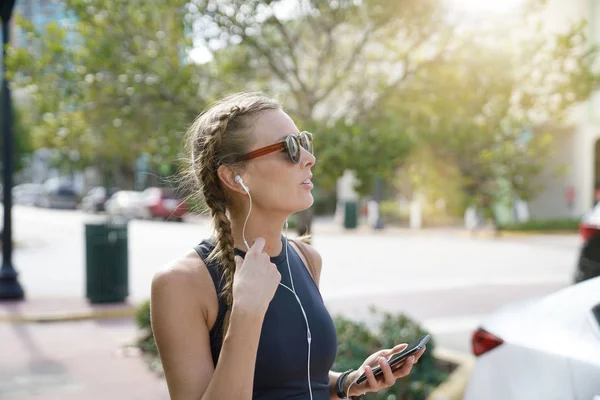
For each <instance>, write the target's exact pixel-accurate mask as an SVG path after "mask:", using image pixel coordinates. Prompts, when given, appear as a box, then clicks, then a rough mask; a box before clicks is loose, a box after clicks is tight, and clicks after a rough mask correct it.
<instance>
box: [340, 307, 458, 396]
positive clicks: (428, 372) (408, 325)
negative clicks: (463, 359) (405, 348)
mask: <svg viewBox="0 0 600 400" xmlns="http://www.w3.org/2000/svg"><path fill="white" fill-rule="evenodd" d="M373 316H374V317H375V319H377V320H378V325H377V328H376V329H375V330H372V329H369V327H367V325H366V324H365V323H362V322H356V321H352V320H350V319H347V318H345V317H343V316H337V317H335V318H334V322H335V325H336V329H337V334H338V343H339V344H338V353H337V357H336V362H335V364H334V366H333V369H334V370H336V371H345V370H347V369H349V368H354V369H356V368H358V367H359V366H360V365H361V364H362V363H363V361H364V360H365V359H366V358H367V357H368V356H370V355H371V354H373V353H374V352H376V351H378V350H380V349H386V348H392V347H394V346H395V345H396V344H398V343H411V342H413V341H415V340H417V339H419V338H420V337H422V336H423V335H424V334H426V333H427V332H426V331H425V330H424V329H423V328H422V327H421V326H420V325H419V323H418V322H417V321H415V320H413V319H411V318H410V317H408V316H406V315H404V314H391V313H379V312H377V311H375V310H374V311H373ZM434 349H435V340H434V339H433V338H432V339H431V341H430V342H429V343H428V344H427V350H426V351H425V353H424V354H423V356H422V357H421V359H420V360H419V362H418V363H417V364H416V365H415V366H414V367H413V369H412V371H411V374H410V377H409V378H406V379H400V380H398V381H396V384H395V385H394V386H392V387H391V388H388V389H384V390H381V391H379V392H377V393H369V394H367V395H366V396H365V399H367V400H377V399H381V400H383V399H390V398H393V399H398V400H417V399H423V400H424V399H425V398H426V397H427V395H428V394H429V393H430V392H431V391H433V389H435V387H437V386H438V385H439V384H440V383H442V382H443V381H444V380H445V379H446V378H447V374H446V372H444V371H443V370H442V369H441V368H440V367H439V366H438V365H437V364H436V360H435V358H434V357H433V350H434ZM390 396H393V397H390Z"/></svg>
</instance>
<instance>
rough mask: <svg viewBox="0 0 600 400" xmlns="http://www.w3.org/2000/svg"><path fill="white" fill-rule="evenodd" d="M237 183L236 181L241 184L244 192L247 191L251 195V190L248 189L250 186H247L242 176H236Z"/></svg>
mask: <svg viewBox="0 0 600 400" xmlns="http://www.w3.org/2000/svg"><path fill="white" fill-rule="evenodd" d="M235 181H236V182H237V183H239V184H240V185H241V186H242V188H243V189H244V191H245V192H246V193H248V195H250V189H248V186H246V184H245V183H244V180H243V179H242V177H241V176H239V175H236V176H235Z"/></svg>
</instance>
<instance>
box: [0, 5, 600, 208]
mask: <svg viewBox="0 0 600 400" xmlns="http://www.w3.org/2000/svg"><path fill="white" fill-rule="evenodd" d="M292 3H297V4H298V8H296V9H293V10H290V9H288V10H287V12H286V10H285V9H283V8H282V6H281V2H278V1H272V0H250V1H243V2H242V1H239V0H222V1H219V2H217V3H215V2H214V1H209V0H192V1H183V0H178V1H175V2H173V1H171V0H152V1H141V0H98V1H95V2H92V1H90V0H65V2H64V5H65V7H66V9H67V15H70V21H71V23H70V24H67V25H64V26H63V25H59V24H58V23H51V24H49V25H48V26H46V27H45V28H43V29H42V30H37V29H36V28H35V27H34V26H33V25H32V24H31V23H30V22H29V21H25V20H23V18H19V17H18V16H16V17H15V21H16V23H17V25H18V27H19V29H22V30H24V31H25V32H26V38H27V40H26V42H27V43H26V44H25V46H24V47H21V48H18V49H10V50H9V54H8V65H9V74H10V76H11V77H13V79H14V83H15V84H16V85H17V86H19V87H23V88H26V89H27V92H28V93H29V95H30V96H31V97H32V99H33V103H34V105H35V107H34V109H33V111H32V112H31V113H30V114H29V115H28V119H31V121H32V124H31V125H32V126H34V127H35V129H32V131H31V135H32V140H33V143H34V145H35V147H41V146H44V147H50V148H56V149H60V150H61V151H62V152H63V153H64V154H68V153H69V151H71V150H74V149H76V150H77V151H78V152H79V153H80V157H81V160H82V163H84V164H85V163H88V164H89V163H95V164H100V165H107V166H111V168H112V166H115V165H118V167H123V166H125V167H124V168H129V169H131V166H132V165H133V162H134V160H135V158H136V157H137V156H138V155H139V154H140V153H141V152H148V153H150V154H152V164H153V167H157V166H159V165H161V164H163V163H164V162H166V161H175V160H178V159H180V158H181V154H180V151H181V141H182V137H183V132H184V130H185V129H186V127H187V125H188V124H190V122H191V121H192V120H193V118H194V117H195V116H196V115H197V114H198V113H199V112H200V111H201V110H202V109H203V108H204V107H205V106H206V105H207V104H209V103H210V102H211V101H212V100H214V99H216V98H219V97H222V96H223V95H225V94H228V93H231V92H233V91H240V90H265V91H267V92H268V93H269V94H271V95H276V96H278V97H280V98H281V100H283V103H284V105H285V108H286V111H288V112H289V114H290V115H291V116H292V117H293V118H294V120H295V121H296V123H297V125H298V127H299V128H301V129H307V130H312V131H313V132H314V133H315V148H316V151H317V157H318V161H317V164H316V166H315V184H316V185H317V187H319V188H322V189H324V190H332V189H333V188H334V187H335V182H336V180H337V178H338V177H339V176H341V175H342V173H343V171H344V170H346V169H351V170H355V171H356V173H357V177H358V179H359V181H360V185H359V187H358V188H357V190H358V192H359V193H361V194H368V193H370V192H371V191H372V188H373V182H374V180H375V178H376V177H382V178H383V179H384V180H386V181H388V182H389V181H392V180H393V179H392V177H393V176H394V174H395V173H396V172H397V171H398V169H399V168H402V167H406V168H412V175H411V179H412V185H413V186H414V187H413V189H414V191H418V192H421V193H424V194H425V195H426V197H428V198H435V197H438V196H439V194H440V193H441V194H444V195H445V196H446V197H448V199H447V202H448V207H449V208H451V209H453V210H456V209H458V208H459V206H458V204H462V203H463V201H464V200H465V199H464V198H463V195H464V194H466V197H467V199H466V200H467V203H472V202H475V203H478V202H481V201H482V198H491V199H492V200H498V199H499V198H500V197H509V198H510V197H514V196H519V197H520V198H522V199H525V200H527V199H531V198H533V197H535V196H536V195H537V194H538V193H539V192H540V190H541V187H540V185H538V184H537V183H536V180H535V178H536V176H537V175H538V174H539V173H540V171H542V170H543V169H544V168H546V166H547V163H548V160H550V158H551V155H552V143H553V142H552V135H553V134H554V133H555V132H556V131H557V129H558V127H559V126H560V124H561V123H562V122H563V120H564V118H565V115H566V112H567V110H569V108H570V107H571V106H572V105H574V104H577V103H578V102H579V101H581V100H584V99H587V98H588V97H589V95H590V93H592V92H593V91H594V90H596V89H597V88H598V83H599V80H598V75H597V74H596V72H595V70H594V69H592V68H589V66H590V65H591V62H592V61H593V57H594V56H595V54H596V52H597V51H596V48H595V47H590V46H589V43H588V38H587V37H586V27H585V24H584V23H583V22H576V23H574V24H573V25H572V26H571V27H570V29H567V30H566V31H565V32H564V33H560V34H551V33H548V32H547V31H546V30H544V29H543V28H544V27H543V24H542V23H537V22H536V18H537V15H536V12H537V11H539V10H540V7H541V5H540V4H541V2H539V1H534V2H528V4H530V3H531V6H528V7H525V8H524V11H523V12H522V13H515V14H514V15H513V16H512V17H511V18H505V19H498V20H493V21H491V20H482V21H472V23H471V24H470V25H468V26H467V25H462V26H460V29H457V26H458V24H460V21H453V20H452V19H451V18H447V11H448V10H447V9H446V8H445V6H444V5H443V4H442V3H443V2H440V1H439V0H418V1H417V0H410V1H403V2H397V1H391V0H366V1H362V2H356V1H354V0H338V1H316V0H308V1H302V2H292ZM538 3H539V4H538ZM300 4H301V5H300ZM507 32H508V33H507ZM194 41H196V42H199V43H202V44H204V45H206V46H207V49H208V51H209V52H210V53H211V55H212V61H211V62H209V63H206V64H203V65H198V64H196V63H193V62H190V57H189V56H188V51H189V50H190V49H191V48H192V47H193V42H194ZM423 154H427V157H425V159H426V160H431V159H433V160H436V161H437V162H436V163H433V164H432V166H431V167H430V168H422V167H423V161H421V162H419V161H418V157H419V156H421V155H423ZM115 168H116V167H115ZM432 170H433V171H432ZM500 182H507V183H508V186H507V187H506V188H504V186H503V188H502V189H500V186H502V185H503V184H502V185H501V184H500ZM450 183H453V184H450ZM461 191H462V192H463V193H461Z"/></svg>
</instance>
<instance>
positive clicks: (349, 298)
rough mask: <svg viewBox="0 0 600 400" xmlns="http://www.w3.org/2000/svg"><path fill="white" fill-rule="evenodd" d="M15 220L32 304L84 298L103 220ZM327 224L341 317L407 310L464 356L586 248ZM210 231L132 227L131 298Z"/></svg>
mask: <svg viewBox="0 0 600 400" xmlns="http://www.w3.org/2000/svg"><path fill="white" fill-rule="evenodd" d="M13 215H14V217H13V218H14V240H15V242H16V243H17V248H16V249H15V254H14V258H13V261H14V262H13V265H14V266H15V268H16V269H17V271H18V272H19V280H20V282H21V284H22V285H23V287H24V289H25V291H26V296H27V297H47V296H53V297H57V296H60V297H84V296H85V238H84V224H85V222H86V221H92V220H97V219H102V218H103V217H102V216H97V215H96V216H94V215H88V214H85V213H82V212H80V211H62V210H46V209H38V208H33V207H25V206H15V207H14V209H13ZM327 224H331V222H330V221H329V220H323V221H320V220H317V221H316V222H315V226H314V240H313V245H314V246H315V248H316V249H317V250H318V251H319V252H320V253H321V255H322V257H323V272H322V276H321V292H322V295H323V298H324V299H325V301H326V303H327V305H328V308H329V309H330V312H331V313H332V314H337V313H343V314H345V315H347V316H349V317H351V318H356V319H361V320H368V319H369V318H370V316H369V312H368V309H369V307H370V306H371V305H374V306H376V307H377V308H379V309H381V310H385V311H393V312H406V313H408V314H409V315H411V316H413V317H415V318H417V319H418V320H419V321H421V322H422V323H423V324H424V325H425V327H427V328H428V329H430V330H431V331H432V333H433V334H434V336H435V338H436V340H437V343H438V345H441V346H443V347H445V348H448V349H451V350H456V351H461V352H469V348H470V346H469V340H470V333H471V332H472V330H473V329H474V328H475V327H476V326H477V324H478V322H479V321H480V319H481V318H482V317H484V316H485V315H486V314H488V313H490V312H491V311H493V310H494V309H496V308H497V307H499V306H502V305H503V304H506V303H509V302H511V301H514V300H518V299H522V298H525V297H528V296H532V295H538V294H543V293H548V292H551V291H554V290H557V289H559V288H561V287H564V286H566V285H569V284H570V282H571V275H572V272H573V269H574V267H575V261H576V256H577V250H578V246H579V238H578V237H576V236H575V235H565V236H521V237H509V238H501V239H493V238H484V237H481V238H471V237H469V236H467V235H465V234H464V233H463V232H462V231H460V230H456V231H447V230H446V231H444V230H440V231H433V232H427V233H422V232H419V233H413V232H410V231H408V230H407V231H404V232H402V233H399V234H390V233H388V232H386V231H383V232H372V233H369V232H367V233H364V234H363V233H361V234H358V233H352V232H351V233H344V232H341V231H340V230H332V229H327ZM209 232H210V226H209V224H208V221H207V220H203V219H196V220H194V221H193V222H185V223H174V222H162V221H138V220H136V221H132V222H131V223H130V224H129V287H130V299H131V300H133V301H138V300H143V299H146V298H148V297H149V294H150V282H151V279H152V276H153V275H154V273H155V272H156V271H159V270H160V269H162V268H164V266H165V265H166V264H167V263H168V262H169V261H171V260H173V259H174V258H177V257H180V256H181V255H183V254H185V253H186V252H188V251H189V250H190V249H191V248H192V247H193V246H194V245H195V244H196V243H198V242H199V241H201V240H202V239H203V238H205V237H207V236H208V235H209ZM291 233H292V232H291V231H290V236H292V234H291ZM294 236H295V232H294Z"/></svg>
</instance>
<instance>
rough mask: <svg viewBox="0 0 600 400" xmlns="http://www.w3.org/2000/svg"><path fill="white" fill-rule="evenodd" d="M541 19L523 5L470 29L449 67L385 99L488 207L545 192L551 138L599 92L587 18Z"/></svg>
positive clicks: (471, 197) (421, 144)
mask: <svg viewBox="0 0 600 400" xmlns="http://www.w3.org/2000/svg"><path fill="white" fill-rule="evenodd" d="M537 15H538V14H537V10H535V9H533V10H526V12H524V13H522V14H519V15H518V18H517V17H515V18H514V19H508V20H506V21H505V22H504V23H503V24H498V25H495V26H493V27H488V28H487V29H486V30H482V29H477V30H474V31H471V32H466V33H464V34H463V35H462V36H461V37H459V38H456V40H460V41H462V45H461V46H459V47H457V48H456V49H455V50H454V51H453V52H452V53H451V54H450V55H448V57H447V58H446V59H445V61H444V62H443V63H439V64H437V65H435V66H432V68H429V69H427V70H426V71H422V72H424V73H418V74H417V75H416V76H415V79H414V80H412V82H411V86H410V87H409V88H407V89H406V90H405V91H404V92H403V93H402V96H400V95H397V96H393V97H391V98H389V99H388V101H387V103H386V105H385V107H387V108H390V109H394V110H396V112H397V115H398V117H399V118H401V119H404V120H405V121H407V123H406V125H407V130H406V132H407V133H408V134H409V135H410V136H411V138H412V139H413V143H415V145H416V147H417V149H419V150H418V151H423V149H424V148H426V149H428V150H427V151H429V152H431V153H432V154H434V157H435V158H436V159H437V160H443V163H442V166H441V168H453V167H456V168H458V170H459V171H460V173H461V176H462V179H463V182H462V186H463V189H464V193H465V194H466V197H467V199H468V202H469V203H476V204H479V205H482V206H483V207H484V208H489V207H491V205H492V204H493V203H494V202H500V201H504V200H506V199H507V198H508V199H510V200H512V199H514V198H515V197H518V198H521V199H524V200H530V199H532V198H534V197H535V196H536V195H537V194H538V193H539V192H540V190H541V189H542V188H541V187H540V186H539V185H538V184H537V182H536V177H537V176H538V175H539V173H540V172H541V171H542V170H544V169H545V168H547V166H548V162H549V160H550V159H551V156H552V152H553V150H554V147H553V142H552V134H553V133H554V132H556V131H559V130H561V129H564V127H565V119H566V117H567V116H568V113H569V112H570V110H572V107H573V106H574V105H576V104H578V103H579V102H581V101H583V100H585V99H587V98H588V97H589V96H590V94H591V93H592V92H593V91H594V90H596V89H597V88H598V83H599V79H598V78H599V76H598V75H597V73H596V72H594V70H593V69H592V68H591V63H592V60H593V57H594V55H595V54H596V52H597V49H596V48H594V47H590V46H589V44H588V42H587V38H586V35H585V23H584V22H580V23H575V24H573V25H571V26H570V27H569V29H567V30H566V31H564V32H561V33H549V32H548V31H547V30H545V29H544V28H545V27H544V25H543V24H541V23H540V20H539V18H536V16H537ZM486 22H489V21H486ZM506 32H512V34H510V35H509V34H507V33H506ZM444 164H446V165H449V166H450V167H444ZM440 172H443V171H440ZM428 183H429V182H422V185H423V186H424V185H426V184H428Z"/></svg>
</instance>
